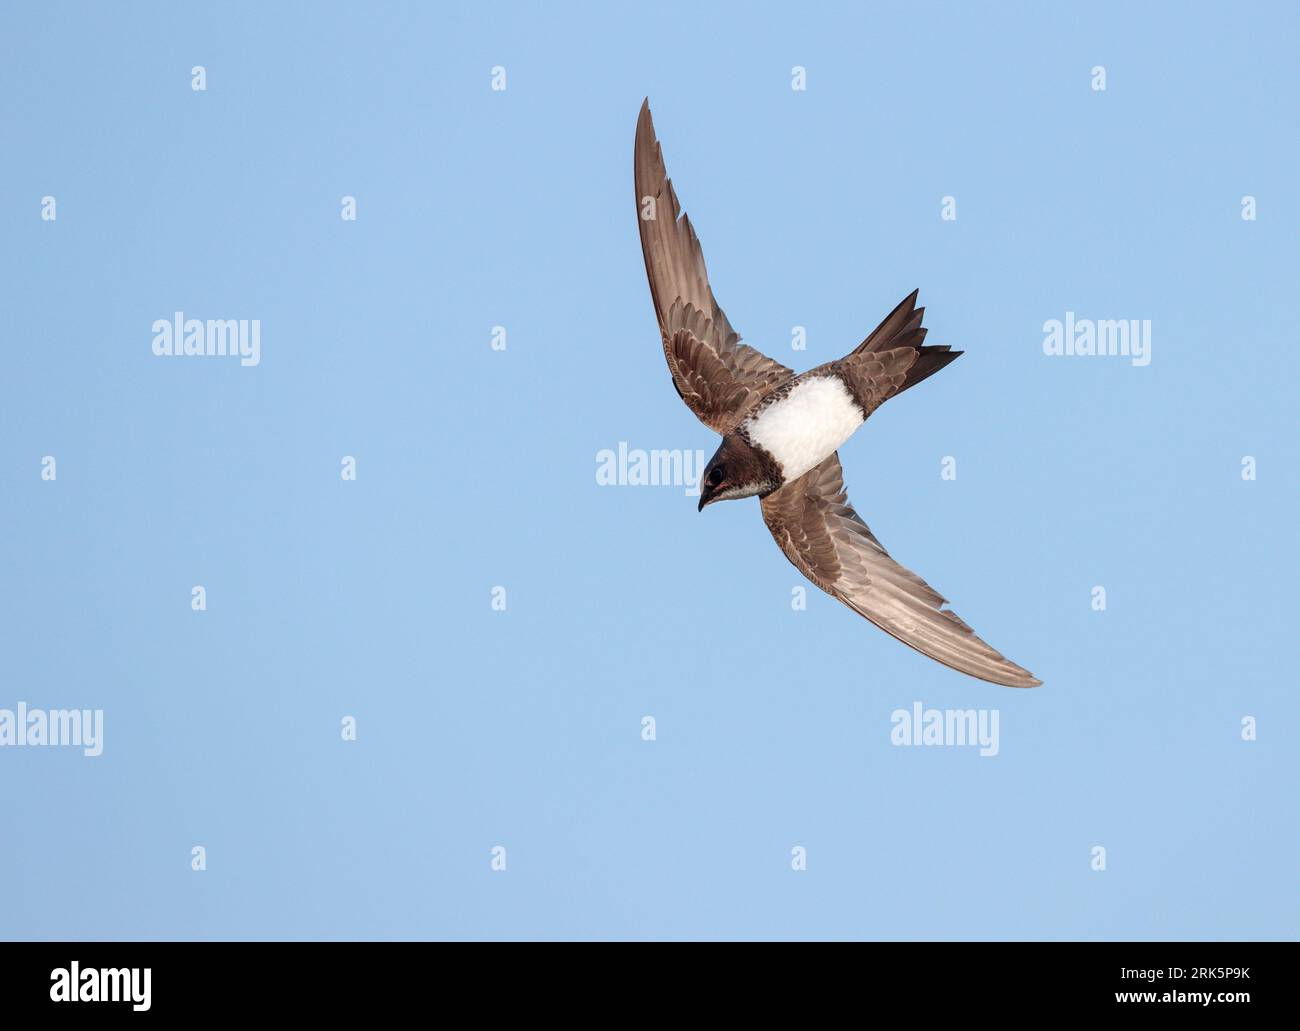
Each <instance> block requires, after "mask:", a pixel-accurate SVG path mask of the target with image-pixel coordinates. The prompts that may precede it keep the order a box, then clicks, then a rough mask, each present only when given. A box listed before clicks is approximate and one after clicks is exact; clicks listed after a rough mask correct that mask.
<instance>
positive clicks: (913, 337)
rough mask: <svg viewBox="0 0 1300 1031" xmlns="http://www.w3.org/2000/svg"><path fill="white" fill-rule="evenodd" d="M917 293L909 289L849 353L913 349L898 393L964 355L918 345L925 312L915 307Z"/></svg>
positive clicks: (922, 330)
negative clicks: (913, 358) (912, 361)
mask: <svg viewBox="0 0 1300 1031" xmlns="http://www.w3.org/2000/svg"><path fill="white" fill-rule="evenodd" d="M919 293H920V291H919V290H913V291H912V292H911V293H910V294H908V295H907V296H906V297H904V298H903V299H902V300H901V301H899V303H898V306H897V307H896V308H895V309H894V310H893V311H891V312H890V313H889V314H888V315H886V316H885V318H884V320H883V321H882V322H881V323H880V325H879V326H877V327H876V328H875V329H874V330H872V331H871V335H870V336H868V337H867V339H866V340H864V341H862V343H860V344H859V345H858V346H857V347H856V348H854V350H853V353H854V354H866V353H872V352H878V351H892V350H894V349H895V348H899V347H911V348H913V349H914V350H915V351H916V352H917V358H916V361H915V362H914V363H913V365H912V367H911V368H910V369H908V370H907V378H906V379H905V380H904V381H903V385H902V386H901V387H899V388H898V393H900V394H901V393H902V392H903V391H904V390H906V389H908V387H914V386H916V385H917V384H918V383H920V382H921V380H923V379H928V378H929V377H930V376H933V375H934V374H935V373H936V372H938V371H939V370H940V369H942V368H943V367H944V366H945V365H947V364H948V363H949V362H953V361H956V360H957V359H958V358H959V357H961V355H963V354H965V352H964V351H954V350H952V349H951V348H950V347H949V346H948V345H947V344H940V345H932V346H930V347H923V346H922V343H923V341H924V340H925V333H926V331H925V328H924V327H923V326H922V325H921V319H922V317H923V316H924V315H925V309H924V308H918V307H917V306H916V298H917V295H918V294H919Z"/></svg>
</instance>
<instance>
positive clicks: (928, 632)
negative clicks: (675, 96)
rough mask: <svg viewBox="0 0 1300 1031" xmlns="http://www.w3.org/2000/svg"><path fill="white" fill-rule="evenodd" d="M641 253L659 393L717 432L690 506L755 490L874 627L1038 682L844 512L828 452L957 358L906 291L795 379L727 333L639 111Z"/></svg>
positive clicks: (799, 562)
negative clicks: (657, 339) (844, 347)
mask: <svg viewBox="0 0 1300 1031" xmlns="http://www.w3.org/2000/svg"><path fill="white" fill-rule="evenodd" d="M633 168H634V178H635V182H636V199H637V212H638V217H637V224H638V225H639V226H640V230H641V250H642V252H643V254H644V256H645V268H646V275H647V276H648V277H649V280H650V296H651V298H652V299H653V301H654V306H655V315H656V316H657V317H658V319H659V332H660V335H661V336H662V338H663V345H664V356H665V357H666V358H667V359H668V369H669V371H670V372H671V373H672V378H673V385H674V386H675V387H676V388H677V393H678V394H680V395H681V398H682V400H683V401H685V402H686V406H687V407H688V408H690V410H691V411H693V412H694V413H695V414H696V416H698V417H699V419H700V421H701V422H703V423H704V425H706V426H708V427H709V428H710V429H712V430H714V431H715V432H717V433H720V434H722V445H721V446H720V447H719V448H718V450H717V452H716V453H715V454H714V456H713V458H712V459H710V460H709V464H708V466H706V468H705V471H704V476H703V480H702V483H701V493H700V504H699V509H700V511H703V509H704V507H705V506H706V505H711V504H713V503H714V502H715V501H726V500H730V499H733V498H748V497H754V496H757V497H758V498H759V504H760V506H761V508H762V512H763V521H764V522H765V523H766V524H767V528H768V529H769V530H770V531H771V532H772V536H773V537H775V538H776V543H777V544H778V545H780V548H781V550H782V551H783V552H785V555H786V558H788V559H789V560H790V561H791V562H792V563H793V564H794V566H795V568H796V569H798V570H799V572H801V573H802V574H803V575H804V576H806V577H807V578H808V579H809V580H811V581H812V582H813V583H814V584H816V585H817V586H818V587H820V588H821V589H822V590H823V591H825V592H826V593H827V594H830V595H831V596H833V597H835V598H838V599H839V600H840V601H842V602H843V603H844V604H845V605H847V606H848V607H849V608H851V609H852V610H853V611H854V612H856V613H858V614H859V615H861V616H864V617H866V618H867V619H869V620H871V622H873V623H875V624H876V626H878V627H880V629H881V630H884V631H885V632H886V633H888V634H891V635H893V636H894V637H896V638H898V640H900V641H902V642H903V643H904V644H906V645H909V646H911V647H912V648H915V649H916V650H917V651H919V652H921V653H922V654H923V655H928V656H929V657H930V658H932V659H935V660H937V661H938V662H942V663H943V664H944V665H945V666H950V667H952V668H953V669H956V670H960V671H961V672H962V673H968V674H970V675H971V676H973V677H978V678H979V679H980V680H987V681H990V682H991V683H994V684H1005V685H1007V686H1008V687H1036V686H1037V685H1038V684H1040V683H1041V681H1040V680H1038V679H1036V678H1035V677H1034V676H1033V675H1032V674H1031V673H1030V672H1029V671H1028V670H1025V669H1022V668H1021V667H1020V666H1017V665H1016V664H1015V663H1014V662H1012V661H1011V660H1009V659H1007V658H1005V657H1003V656H1002V655H1001V654H999V653H998V652H996V651H994V650H993V649H992V648H990V647H989V646H988V645H987V644H985V643H984V642H983V641H981V640H980V639H979V638H978V637H976V636H975V633H974V631H973V630H971V628H970V627H969V626H967V625H966V623H965V622H963V621H962V619H961V618H960V617H959V616H958V615H957V614H956V613H955V612H953V611H951V610H950V609H946V608H944V605H945V604H946V601H945V599H944V598H943V597H941V596H940V595H939V593H938V592H937V591H935V590H934V588H932V587H931V586H930V585H929V584H927V583H926V582H925V581H924V580H922V579H921V578H920V577H919V576H917V575H916V574H915V573H913V572H910V571H909V570H907V569H904V568H903V567H902V566H901V565H899V564H898V563H897V562H895V561H894V560H893V559H892V558H890V557H889V553H888V552H887V551H885V549H884V547H883V546H882V545H881V543H880V542H879V541H878V540H877V539H876V536H875V534H873V533H872V532H871V530H870V529H869V528H868V526H867V524H866V523H864V522H863V521H862V519H861V517H859V515H858V514H857V512H855V511H854V510H853V507H852V506H851V505H850V504H849V501H848V498H847V497H846V495H845V493H844V478H843V473H842V471H841V469H840V459H839V455H838V454H837V449H838V448H839V446H840V445H841V444H843V443H844V442H845V441H846V440H848V439H849V437H851V436H852V435H853V432H854V430H856V429H857V428H858V427H859V426H861V425H862V423H863V422H865V421H866V419H867V416H869V415H870V414H871V413H872V412H874V411H875V410H876V409H877V408H879V407H880V406H881V405H882V404H884V403H885V402H886V401H887V400H889V399H890V398H891V397H893V396H894V395H895V394H900V393H902V392H903V391H904V390H907V389H908V388H909V387H912V386H915V385H916V384H917V383H920V382H921V380H923V379H925V378H926V377H927V376H932V375H933V374H934V373H936V372H938V371H939V370H940V369H942V368H943V367H944V366H945V365H947V364H948V363H949V362H951V361H952V360H953V359H955V358H956V357H957V356H958V355H960V354H961V353H962V352H961V351H953V350H950V349H949V348H948V347H946V346H943V347H935V346H929V347H927V346H922V344H923V341H924V340H925V333H926V331H925V330H924V329H923V328H922V327H921V316H922V314H923V313H924V311H925V309H924V308H918V307H916V298H917V293H916V291H913V292H912V294H911V295H910V296H908V297H906V298H904V300H903V301H902V302H901V303H900V304H899V305H898V307H897V308H895V309H894V310H893V311H892V312H890V313H889V315H887V316H886V317H885V320H884V321H883V322H882V323H881V324H880V325H879V326H877V327H876V329H875V330H874V331H873V332H872V334H871V335H870V336H869V337H867V339H866V340H864V341H863V342H862V343H861V344H859V345H858V346H857V347H856V348H854V350H853V351H852V352H850V353H849V354H848V355H846V356H845V357H843V358H841V359H839V360H838V361H833V362H827V363H826V364H825V365H819V366H817V367H816V368H815V369H809V370H808V371H807V372H804V373H800V374H799V375H795V373H794V371H793V370H791V369H787V368H786V367H785V366H784V365H782V364H780V363H779V362H775V361H773V360H772V359H771V358H768V357H767V356H766V355H764V354H762V353H761V352H759V351H756V350H755V349H754V348H752V347H750V346H748V345H747V344H742V343H741V342H740V337H739V336H738V335H737V334H736V331H735V330H734V329H732V328H731V323H730V322H728V321H727V316H726V315H725V314H724V313H723V311H722V309H721V308H720V307H718V302H717V301H716V300H714V298H713V291H712V289H710V287H709V277H708V273H707V271H706V270H705V267H704V253H703V251H702V250H701V249H700V241H699V238H698V237H696V235H695V230H694V228H692V226H691V222H690V219H689V218H688V217H687V216H686V215H684V214H682V211H681V207H680V205H679V204H678V203H677V194H676V193H675V192H674V190H673V185H672V182H671V181H670V180H669V179H668V174H667V172H666V171H665V169H664V161H663V154H662V151H661V150H660V146H659V141H658V140H657V139H656V138H655V132H654V123H653V121H652V120H651V118H650V102H649V100H647V101H646V102H645V103H643V104H642V105H641V115H640V117H639V118H638V119H637V126H636V148H635V155H634V160H633Z"/></svg>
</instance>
